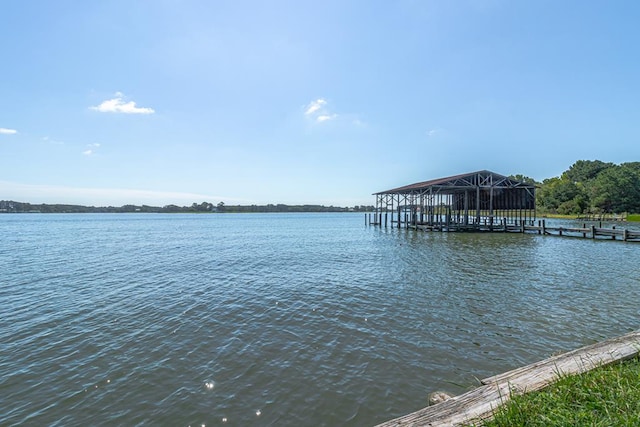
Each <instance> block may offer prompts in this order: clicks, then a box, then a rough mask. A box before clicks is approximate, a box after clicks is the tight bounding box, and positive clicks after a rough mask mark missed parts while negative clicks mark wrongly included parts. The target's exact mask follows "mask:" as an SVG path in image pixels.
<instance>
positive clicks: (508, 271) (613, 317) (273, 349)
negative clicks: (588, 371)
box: [0, 214, 640, 426]
mask: <svg viewBox="0 0 640 427" xmlns="http://www.w3.org/2000/svg"><path fill="white" fill-rule="evenodd" d="M361 219H362V218H361V216H360V215H347V214H340V215H3V216H0V233H2V235H3V236H10V238H8V239H1V240H0V268H1V269H2V271H3V273H4V274H3V277H2V279H0V280H2V283H1V286H0V319H2V324H3V327H2V328H0V345H1V346H2V355H3V357H2V358H1V359H0V393H1V394H2V396H3V397H4V398H3V400H2V401H1V402H0V424H2V425H22V424H25V425H27V424H31V425H33V424H35V425H40V424H42V425H60V426H63V425H78V424H91V425H114V424H115V425H149V424H163V425H178V426H180V425H184V426H186V425H202V424H204V425H207V426H209V425H243V426H244V425H296V426H304V425H310V426H333V425H354V426H355V425H358V426H359V425H372V424H375V423H378V422H381V421H384V420H386V419H389V418H392V417H394V416H398V415H402V414H404V413H407V412H409V411H413V410H416V409H418V408H420V407H422V406H424V405H425V404H426V398H427V395H428V393H429V392H431V391H434V390H436V389H444V390H447V391H450V392H453V393H460V392H463V391H465V390H466V389H467V388H468V387H471V386H473V385H474V383H475V381H476V380H475V378H480V377H484V376H488V375H492V374H495V373H499V372H502V371H505V370H507V369H511V368H514V367H516V366H519V365H522V364H524V363H531V362H533V361H535V360H539V359H541V358H543V357H547V356H548V355H550V354H551V353H554V352H557V351H559V350H568V349H571V348H575V347H577V346H580V345H585V344H588V343H591V342H593V341H596V340H600V339H603V338H606V337H611V336H614V335H619V334H622V333H625V332H628V331H629V330H632V329H636V328H637V327H638V325H637V318H638V315H640V311H639V309H638V307H639V304H638V302H639V301H640V286H638V285H639V284H640V279H639V277H640V276H639V275H638V269H637V267H636V265H635V260H636V259H637V258H638V255H639V252H638V251H639V250H640V246H638V245H633V244H622V243H610V242H600V241H592V240H588V239H587V240H582V239H560V238H547V237H543V236H534V235H527V236H523V235H517V234H516V235H513V234H501V233H495V234H492V235H486V234H464V233H452V234H447V233H415V232H408V231H405V230H396V229H378V228H364V227H363V226H362V221H361Z"/></svg>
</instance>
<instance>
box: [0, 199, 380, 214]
mask: <svg viewBox="0 0 640 427" xmlns="http://www.w3.org/2000/svg"><path fill="white" fill-rule="evenodd" d="M372 210H373V206H353V207H341V206H324V205H285V204H277V205H274V204H267V205H225V204H224V203H218V204H217V205H214V204H212V203H208V202H203V203H200V204H197V203H193V204H192V205H191V206H177V205H166V206H162V207H159V206H148V205H123V206H119V207H115V206H100V207H95V206H83V205H67V204H46V203H42V204H32V203H25V202H16V201H11V200H1V201H0V213H270V212H274V213H276V212H277V213H286V212H371V211H372Z"/></svg>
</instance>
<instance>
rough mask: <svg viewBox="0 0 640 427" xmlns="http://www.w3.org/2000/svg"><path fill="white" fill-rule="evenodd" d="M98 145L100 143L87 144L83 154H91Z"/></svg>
mask: <svg viewBox="0 0 640 427" xmlns="http://www.w3.org/2000/svg"><path fill="white" fill-rule="evenodd" d="M98 147H100V144H87V149H86V150H84V151H83V152H82V154H84V155H85V156H92V155H93V154H94V153H95V149H96V148H98Z"/></svg>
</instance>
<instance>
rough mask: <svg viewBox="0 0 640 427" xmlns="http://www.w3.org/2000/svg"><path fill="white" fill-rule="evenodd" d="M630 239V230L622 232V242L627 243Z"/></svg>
mask: <svg viewBox="0 0 640 427" xmlns="http://www.w3.org/2000/svg"><path fill="white" fill-rule="evenodd" d="M628 238H629V230H627V229H626V228H625V229H624V230H622V241H623V242H626V241H627V239H628Z"/></svg>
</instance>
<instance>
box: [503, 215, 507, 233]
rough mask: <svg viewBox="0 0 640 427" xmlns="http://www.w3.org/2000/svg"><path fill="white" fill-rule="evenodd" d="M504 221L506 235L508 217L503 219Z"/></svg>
mask: <svg viewBox="0 0 640 427" xmlns="http://www.w3.org/2000/svg"><path fill="white" fill-rule="evenodd" d="M502 221H503V222H502V225H503V226H504V232H505V233H506V232H507V218H506V217H505V218H502Z"/></svg>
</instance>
